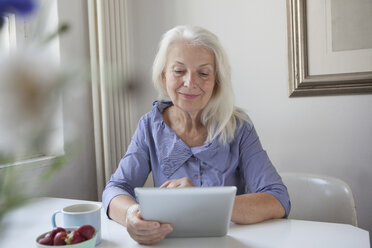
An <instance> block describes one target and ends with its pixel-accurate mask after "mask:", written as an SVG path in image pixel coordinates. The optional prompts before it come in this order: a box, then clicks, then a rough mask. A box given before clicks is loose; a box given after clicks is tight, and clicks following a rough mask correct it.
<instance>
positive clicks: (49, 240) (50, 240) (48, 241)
mask: <svg viewBox="0 0 372 248" xmlns="http://www.w3.org/2000/svg"><path fill="white" fill-rule="evenodd" d="M37 242H38V243H39V244H42V245H53V238H52V236H51V235H50V233H47V234H46V235H45V236H44V237H43V238H41V239H39V240H38V241H37Z"/></svg>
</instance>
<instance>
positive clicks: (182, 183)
mask: <svg viewBox="0 0 372 248" xmlns="http://www.w3.org/2000/svg"><path fill="white" fill-rule="evenodd" d="M183 187H194V184H192V182H191V180H190V179H189V178H188V177H184V178H180V179H172V180H169V181H166V182H165V183H163V184H162V185H161V186H160V188H183Z"/></svg>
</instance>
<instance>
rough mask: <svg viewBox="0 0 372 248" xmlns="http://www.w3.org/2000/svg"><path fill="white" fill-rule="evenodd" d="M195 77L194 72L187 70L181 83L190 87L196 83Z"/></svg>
mask: <svg viewBox="0 0 372 248" xmlns="http://www.w3.org/2000/svg"><path fill="white" fill-rule="evenodd" d="M196 80H197V79H196V77H195V75H194V73H192V72H189V73H187V74H186V75H185V77H184V80H183V85H184V86H185V87H188V88H192V87H194V86H195V85H196Z"/></svg>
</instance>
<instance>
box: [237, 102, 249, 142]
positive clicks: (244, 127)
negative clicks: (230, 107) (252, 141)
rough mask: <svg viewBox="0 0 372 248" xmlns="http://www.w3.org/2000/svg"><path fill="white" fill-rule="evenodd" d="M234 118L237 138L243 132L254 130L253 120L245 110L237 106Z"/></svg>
mask: <svg viewBox="0 0 372 248" xmlns="http://www.w3.org/2000/svg"><path fill="white" fill-rule="evenodd" d="M234 118H235V121H236V130H235V138H236V137H237V136H238V137H239V136H241V135H242V134H243V133H250V132H252V130H254V126H253V122H252V120H251V119H250V118H249V116H248V114H247V113H246V112H245V111H244V110H242V109H240V108H238V107H236V108H235V110H234Z"/></svg>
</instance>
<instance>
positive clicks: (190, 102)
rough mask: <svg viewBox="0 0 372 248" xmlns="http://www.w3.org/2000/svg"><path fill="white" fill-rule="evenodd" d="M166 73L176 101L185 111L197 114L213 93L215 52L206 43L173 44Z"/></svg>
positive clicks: (165, 80)
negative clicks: (198, 44) (202, 44)
mask: <svg viewBox="0 0 372 248" xmlns="http://www.w3.org/2000/svg"><path fill="white" fill-rule="evenodd" d="M162 76H163V83H164V84H165V87H166V89H167V93H168V95H169V97H170V99H171V100H172V102H173V104H174V105H175V106H176V107H178V108H180V109H182V110H183V111H185V112H188V113H190V114H197V113H199V112H200V111H201V110H202V109H203V108H204V107H205V106H206V105H207V103H208V101H209V99H210V98H211V96H212V93H213V88H214V85H215V80H216V77H215V61H214V54H213V53H212V52H211V51H210V50H208V49H207V48H205V47H203V46H196V45H191V44H190V43H187V42H185V41H179V42H175V43H173V44H172V45H171V46H170V47H169V51H168V56H167V64H166V67H165V70H164V72H163V74H162Z"/></svg>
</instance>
